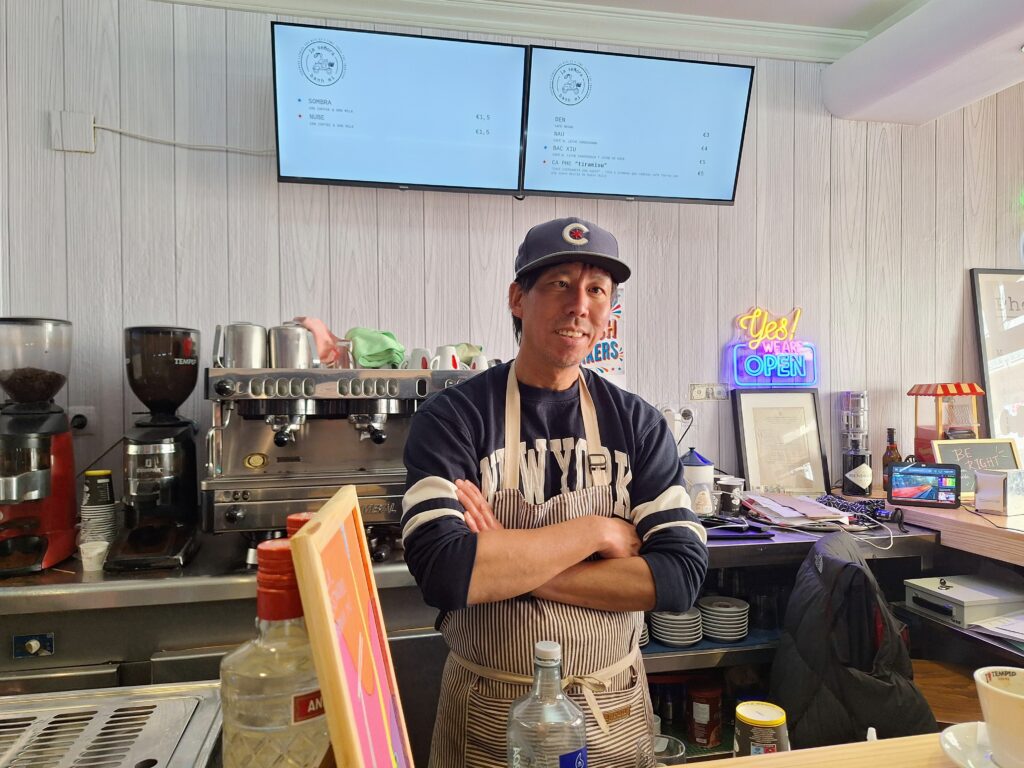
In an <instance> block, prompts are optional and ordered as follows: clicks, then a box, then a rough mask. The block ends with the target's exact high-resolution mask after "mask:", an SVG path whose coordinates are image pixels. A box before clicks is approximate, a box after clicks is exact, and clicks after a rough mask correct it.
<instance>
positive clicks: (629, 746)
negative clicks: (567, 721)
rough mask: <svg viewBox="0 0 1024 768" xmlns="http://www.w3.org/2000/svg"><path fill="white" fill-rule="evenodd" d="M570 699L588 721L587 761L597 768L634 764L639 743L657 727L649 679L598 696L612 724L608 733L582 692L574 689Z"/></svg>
mask: <svg viewBox="0 0 1024 768" xmlns="http://www.w3.org/2000/svg"><path fill="white" fill-rule="evenodd" d="M570 698H571V699H572V700H573V701H574V702H575V703H576V706H578V707H579V708H580V709H582V710H583V713H584V714H585V715H586V718H587V762H588V763H589V764H590V765H595V766H603V765H616V766H631V765H634V764H635V761H636V749H637V743H638V742H640V741H641V740H644V739H646V740H649V739H650V738H651V728H652V725H653V724H652V722H651V707H650V704H649V703H648V697H647V676H646V675H640V676H638V677H637V678H635V679H634V680H633V682H632V684H631V685H630V686H629V687H628V688H626V689H625V690H622V691H604V692H602V693H595V694H594V698H596V699H597V705H598V707H599V708H600V710H601V712H602V713H603V714H604V718H605V722H607V723H608V733H607V734H605V733H604V732H603V731H602V730H601V729H600V727H598V725H597V721H596V720H595V719H594V715H593V713H592V712H591V711H590V705H589V704H587V700H586V699H585V698H583V694H582V692H578V691H577V690H576V689H573V692H572V693H571V694H570Z"/></svg>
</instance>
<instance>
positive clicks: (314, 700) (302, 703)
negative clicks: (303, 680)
mask: <svg viewBox="0 0 1024 768" xmlns="http://www.w3.org/2000/svg"><path fill="white" fill-rule="evenodd" d="M323 715H324V697H323V696H322V695H321V694H320V691H319V690H316V691H310V692H309V693H298V694H296V695H295V696H293V697H292V725H295V724H296V723H302V722H305V721H306V720H313V719H314V718H317V717H323Z"/></svg>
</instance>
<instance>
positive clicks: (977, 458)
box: [932, 438, 1020, 499]
mask: <svg viewBox="0 0 1024 768" xmlns="http://www.w3.org/2000/svg"><path fill="white" fill-rule="evenodd" d="M932 453H934V454H935V461H937V462H939V463H940V464H959V465H960V498H961V499H963V498H964V497H965V496H967V497H968V498H969V499H973V498H974V472H975V470H978V469H1020V456H1019V455H1018V454H1017V443H1016V441H1015V440H1014V439H1013V438H1005V439H989V440H932Z"/></svg>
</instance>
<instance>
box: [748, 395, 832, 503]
mask: <svg viewBox="0 0 1024 768" xmlns="http://www.w3.org/2000/svg"><path fill="white" fill-rule="evenodd" d="M732 407H733V416H734V421H735V424H736V443H737V449H738V452H739V455H740V460H741V461H742V463H743V474H744V476H745V477H746V479H747V487H748V488H749V489H750V490H751V491H754V492H755V493H756V492H760V493H792V494H822V493H828V491H829V488H830V484H829V477H828V459H827V458H826V455H825V445H824V442H823V441H822V438H821V431H820V430H819V429H818V390H816V389H772V390H743V389H734V390H733V392H732Z"/></svg>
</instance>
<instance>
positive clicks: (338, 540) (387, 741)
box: [292, 486, 413, 768]
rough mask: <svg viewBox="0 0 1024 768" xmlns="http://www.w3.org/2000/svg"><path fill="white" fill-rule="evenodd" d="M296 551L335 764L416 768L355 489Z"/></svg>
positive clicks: (304, 535) (299, 538)
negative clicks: (413, 767) (414, 767)
mask: <svg viewBox="0 0 1024 768" xmlns="http://www.w3.org/2000/svg"><path fill="white" fill-rule="evenodd" d="M292 556H293V558H294V559H295V573H296V576H297V577H298V582H299V592H300V593H301V595H302V609H303V612H304V613H305V616H306V626H307V627H308V629H309V642H310V645H311V646H312V649H313V663H314V665H315V666H316V673H317V676H318V677H319V678H320V690H321V691H322V692H323V698H324V702H323V703H324V707H325V708H326V711H327V725H328V730H329V732H330V736H331V746H332V747H333V748H334V755H335V761H336V764H337V765H339V766H342V765H353V766H355V765H358V766H361V767H363V768H412V765H413V763H412V757H411V755H412V750H411V749H410V747H409V737H408V734H407V732H406V728H405V720H404V719H403V717H402V706H401V702H400V701H399V696H398V684H397V682H396V680H395V673H394V665H393V663H392V660H391V651H390V648H389V647H388V640H387V634H386V632H385V629H384V621H383V617H382V614H381V609H380V603H379V601H378V598H377V585H376V583H375V582H374V578H373V569H372V567H371V560H370V552H369V550H368V548H367V546H366V538H365V536H364V535H363V522H362V516H361V515H360V514H359V501H358V499H357V498H356V491H355V488H354V487H353V486H345V487H343V488H341V489H340V490H339V491H338V492H337V493H336V494H335V495H334V496H333V497H331V499H330V500H329V501H328V502H327V503H326V504H324V506H323V507H321V509H320V511H319V512H317V514H316V515H315V516H314V517H313V519H312V520H310V521H309V522H308V523H306V524H305V525H304V526H303V527H302V528H301V530H299V532H298V533H297V534H295V536H294V537H293V538H292Z"/></svg>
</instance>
